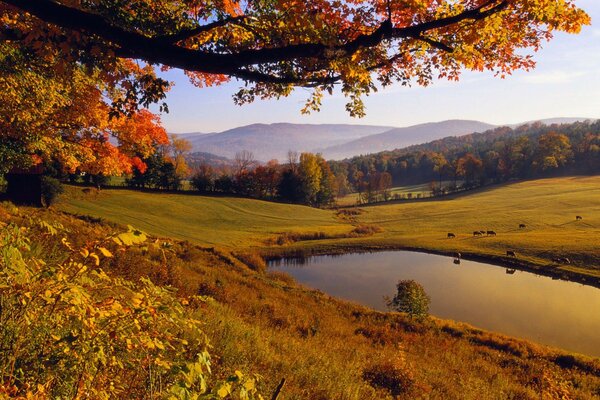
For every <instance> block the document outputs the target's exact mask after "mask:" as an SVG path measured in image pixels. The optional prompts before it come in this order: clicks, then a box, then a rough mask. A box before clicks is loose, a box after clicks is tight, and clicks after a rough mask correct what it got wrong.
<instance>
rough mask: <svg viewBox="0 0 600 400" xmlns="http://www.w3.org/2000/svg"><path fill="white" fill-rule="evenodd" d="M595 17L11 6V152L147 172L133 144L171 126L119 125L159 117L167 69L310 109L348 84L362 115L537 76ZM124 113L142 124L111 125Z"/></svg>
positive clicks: (309, 8) (450, 0)
mask: <svg viewBox="0 0 600 400" xmlns="http://www.w3.org/2000/svg"><path fill="white" fill-rule="evenodd" d="M589 23H590V18H589V16H588V15H587V14H586V13H585V12H584V11H583V10H581V9H579V8H577V7H576V5H575V0H537V1H529V0H459V1H454V0H412V1H397V0H347V1H329V0H312V1H287V0H286V1H283V0H275V1H269V2H262V1H234V0H222V1H216V2H215V1H207V0H191V1H183V2H182V1H175V0H143V1H142V0H134V1H122V0H116V1H115V0H85V1H78V0H36V1H31V0H0V45H1V46H2V52H1V53H2V60H1V62H3V63H4V64H6V65H8V66H11V67H10V68H7V69H5V68H2V75H3V76H2V78H3V80H2V81H0V92H2V96H3V97H4V98H8V104H11V101H13V102H12V107H7V108H5V109H4V110H3V113H4V115H3V118H2V122H1V123H2V124H3V125H2V132H1V135H2V139H3V142H4V143H8V145H4V146H3V147H4V149H3V150H1V151H2V152H3V154H2V155H3V156H4V158H5V159H10V160H11V162H13V163H22V162H23V161H24V160H25V161H26V162H29V163H37V162H40V159H39V158H36V157H41V158H44V157H46V156H48V155H49V154H51V155H52V157H57V158H59V159H61V160H62V162H64V163H65V165H66V166H67V167H68V168H70V169H74V168H75V169H76V168H81V169H87V170H90V171H94V172H102V173H116V172H119V171H128V170H129V169H130V168H131V166H132V165H135V164H138V165H139V164H140V163H139V160H138V159H136V158H134V155H133V154H134V151H133V150H135V152H138V150H139V149H137V148H136V149H133V148H132V146H131V145H132V144H134V143H135V144H136V145H137V144H141V147H142V150H141V151H142V152H144V151H146V149H147V148H148V146H147V145H148V144H149V143H150V142H153V143H161V142H164V140H166V139H165V136H164V132H162V131H161V129H160V128H159V127H158V126H157V127H156V129H154V128H153V129H146V132H147V134H148V135H146V136H144V135H143V137H144V139H142V140H141V141H134V140H130V138H129V137H127V135H128V134H127V133H125V131H122V130H119V129H120V128H123V127H125V126H126V125H131V124H135V123H136V121H137V122H140V123H141V124H142V126H144V127H149V125H148V123H150V122H153V123H154V124H156V123H157V120H156V119H155V117H151V116H150V115H149V114H148V113H147V112H145V111H140V110H142V109H143V108H146V107H148V106H149V105H150V104H153V103H160V102H161V101H163V100H164V98H165V93H166V91H167V90H168V88H169V83H168V82H166V81H165V80H164V79H161V78H160V77H158V76H157V75H156V71H155V70H156V69H157V68H160V69H163V70H165V69H169V68H180V69H183V70H184V71H185V73H186V74H187V75H188V76H189V78H190V80H191V82H192V83H193V84H195V85H196V86H199V87H203V86H212V85H218V84H220V83H223V82H226V81H228V80H229V79H232V78H233V79H237V80H240V81H243V82H244V83H245V85H244V86H243V87H242V89H240V90H239V92H238V93H237V94H236V95H235V97H234V99H235V101H236V102H237V103H239V104H243V103H247V102H251V101H253V100H254V99H256V98H274V97H275V98H279V97H281V96H287V95H289V94H290V93H291V92H292V91H293V88H294V87H297V86H301V87H308V88H311V89H312V95H311V97H310V98H309V99H308V100H307V103H306V107H305V108H304V109H303V111H305V112H310V111H312V110H318V109H319V107H320V104H321V99H322V97H323V95H324V93H326V92H328V93H330V94H331V93H333V90H334V88H335V87H336V86H338V87H339V88H340V90H341V92H342V93H343V94H344V95H345V96H346V97H347V98H348V103H347V105H346V109H347V111H348V112H349V113H350V115H352V116H359V117H360V116H363V115H364V114H365V110H364V106H363V103H362V100H361V99H362V97H363V96H365V95H369V94H370V93H372V92H374V91H376V90H377V88H378V87H379V86H388V85H391V84H392V83H394V82H400V83H401V84H403V85H410V84H415V83H416V84H419V85H424V86H425V85H428V84H430V83H432V82H433V81H434V80H435V79H436V78H447V79H450V80H457V79H458V78H459V75H460V72H461V71H462V70H464V69H470V70H478V71H481V70H490V71H493V72H495V73H496V74H497V75H499V76H501V77H502V76H505V75H508V74H510V73H511V72H512V71H513V70H516V69H525V70H528V69H531V68H533V66H534V61H533V59H532V52H533V51H537V50H538V49H539V48H540V47H541V44H542V43H543V42H544V41H546V40H549V39H551V38H552V35H553V33H554V32H555V31H564V32H569V33H577V32H579V31H580V29H581V27H582V26H583V25H585V24H589ZM10 57H12V58H13V59H9V58H10ZM134 60H138V61H134ZM138 63H139V64H138ZM4 98H3V99H2V100H5V99H4ZM3 104H7V102H6V101H3ZM160 109H161V111H162V110H166V105H165V104H164V103H162V104H161V105H160ZM123 115H126V116H134V118H133V119H132V120H130V121H129V122H116V126H113V124H115V122H113V121H114V120H113V119H110V118H107V117H117V118H121V117H120V116H123ZM130 127H131V126H130ZM144 129H145V128H140V129H138V128H137V127H135V128H133V133H131V135H132V137H138V138H139V134H141V132H142V131H143V130H144ZM110 136H113V137H117V138H118V139H119V144H118V145H115V144H114V143H113V141H110V140H108V138H109V137H110ZM9 156H10V157H9ZM32 156H35V157H33V158H32ZM7 164H8V163H7ZM5 168H6V166H5Z"/></svg>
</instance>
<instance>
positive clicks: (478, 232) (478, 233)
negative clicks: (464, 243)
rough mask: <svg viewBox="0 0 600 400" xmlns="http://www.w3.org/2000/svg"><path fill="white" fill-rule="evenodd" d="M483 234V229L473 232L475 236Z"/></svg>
mask: <svg viewBox="0 0 600 400" xmlns="http://www.w3.org/2000/svg"><path fill="white" fill-rule="evenodd" d="M481 235H482V233H481V231H474V232H473V236H481Z"/></svg>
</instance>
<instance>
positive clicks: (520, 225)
mask: <svg viewBox="0 0 600 400" xmlns="http://www.w3.org/2000/svg"><path fill="white" fill-rule="evenodd" d="M525 228H527V225H525V224H519V229H525Z"/></svg>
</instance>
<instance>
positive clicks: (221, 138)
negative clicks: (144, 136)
mask: <svg viewBox="0 0 600 400" xmlns="http://www.w3.org/2000/svg"><path fill="white" fill-rule="evenodd" d="M389 129H391V127H389V126H370V125H344V124H340V125H334V124H331V125H309V124H288V123H278V124H252V125H247V126H241V127H238V128H234V129H229V130H227V131H224V132H219V133H209V134H201V133H184V134H180V135H179V136H180V137H183V138H184V139H186V140H188V141H190V142H191V143H192V146H193V151H202V152H207V153H212V154H216V155H218V156H223V157H228V158H233V157H234V156H235V153H237V152H238V151H241V150H249V151H251V152H252V153H254V156H255V157H256V159H258V160H260V161H268V160H271V159H278V160H280V161H283V160H285V159H286V158H287V152H288V151H289V150H293V151H299V152H303V151H316V150H317V149H320V148H324V147H328V146H334V145H337V144H342V143H346V142H349V141H352V140H355V139H359V138H362V137H365V136H370V135H374V134H378V133H382V132H385V131H387V130H389Z"/></svg>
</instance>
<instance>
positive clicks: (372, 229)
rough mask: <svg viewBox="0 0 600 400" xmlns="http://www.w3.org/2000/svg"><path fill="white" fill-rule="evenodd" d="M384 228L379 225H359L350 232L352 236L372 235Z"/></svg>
mask: <svg viewBox="0 0 600 400" xmlns="http://www.w3.org/2000/svg"><path fill="white" fill-rule="evenodd" d="M381 231H382V229H381V228H380V227H378V226H377V225H358V226H357V227H356V228H354V229H353V230H352V232H350V237H355V236H371V235H374V234H376V233H379V232H381Z"/></svg>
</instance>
